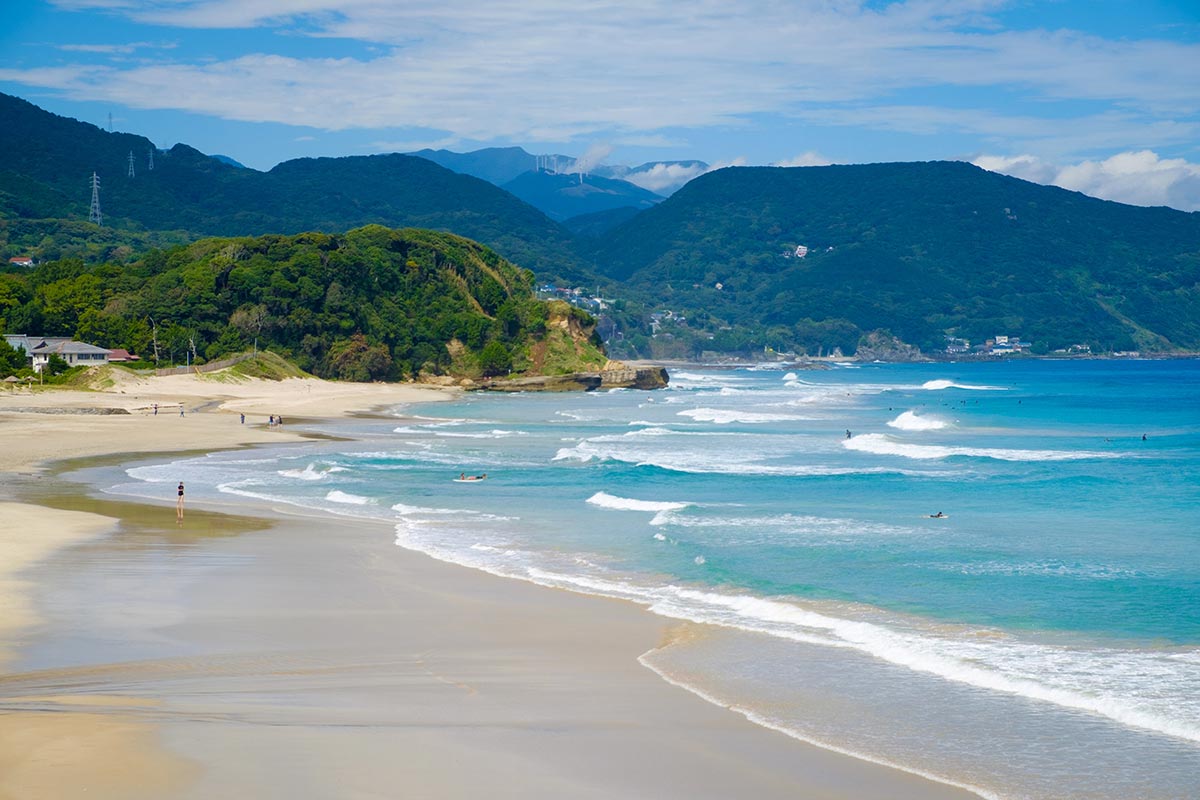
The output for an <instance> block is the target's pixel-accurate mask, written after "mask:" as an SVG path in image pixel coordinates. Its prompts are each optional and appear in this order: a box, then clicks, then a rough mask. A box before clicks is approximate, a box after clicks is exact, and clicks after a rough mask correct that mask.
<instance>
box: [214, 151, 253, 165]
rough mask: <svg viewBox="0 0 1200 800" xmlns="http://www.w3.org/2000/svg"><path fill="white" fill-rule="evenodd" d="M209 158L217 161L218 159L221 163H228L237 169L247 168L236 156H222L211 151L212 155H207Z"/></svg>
mask: <svg viewBox="0 0 1200 800" xmlns="http://www.w3.org/2000/svg"><path fill="white" fill-rule="evenodd" d="M209 158H215V159H216V160H217V161H220V162H221V163H222V164H228V165H229V166H231V167H237V168H238V169H246V168H247V167H246V165H245V164H243V163H242V162H240V161H238V160H237V159H236V158H232V157H231V156H223V155H221V154H219V153H213V154H212V155H210V156H209Z"/></svg>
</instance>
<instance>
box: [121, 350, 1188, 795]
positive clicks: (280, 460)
mask: <svg viewBox="0 0 1200 800" xmlns="http://www.w3.org/2000/svg"><path fill="white" fill-rule="evenodd" d="M395 413H396V416H397V418H396V419H395V420H394V421H369V420H361V421H354V422H350V423H346V424H345V425H340V426H338V428H337V430H338V431H339V432H341V433H345V432H347V431H350V432H352V433H353V434H354V435H355V436H356V437H357V438H358V439H359V441H357V442H354V443H346V442H337V443H322V444H314V445H304V446H297V447H292V448H286V449H285V448H279V449H269V450H257V451H253V452H252V453H250V454H248V453H247V452H246V451H242V452H239V453H226V454H214V455H212V456H208V457H204V458H192V459H184V460H178V461H173V462H171V463H166V464H163V463H159V464H150V465H142V466H138V467H134V468H131V469H129V470H127V473H128V479H127V480H124V481H122V482H121V483H120V484H119V485H118V486H114V487H112V489H111V491H114V492H119V493H124V494H131V495H135V496H142V497H158V496H160V495H164V493H165V495H169V492H167V491H166V490H167V489H168V488H170V487H173V486H174V483H175V482H177V481H178V480H180V479H183V480H185V481H187V483H188V486H189V494H190V495H193V496H200V497H206V498H207V499H212V500H230V499H234V498H241V499H244V500H246V501H249V502H264V501H265V502H271V503H274V504H287V505H291V506H298V507H303V508H307V509H314V510H319V511H321V512H325V513H330V514H333V515H349V516H368V517H375V518H380V519H387V520H389V521H392V522H393V523H394V524H395V528H396V542H397V544H398V545H400V546H402V547H408V548H412V549H416V550H420V551H422V552H426V553H429V554H431V555H434V556H436V557H438V558H442V559H445V560H449V561H454V562H457V563H461V564H465V565H469V566H473V567H476V568H480V569H485V570H488V571H490V572H494V573H497V574H502V575H507V576H511V577H516V578H521V579H525V580H533V581H536V582H539V583H544V584H547V585H552V586H560V587H566V588H572V589H577V590H581V591H587V592H593V593H597V594H604V595H609V596H616V597H623V598H628V599H630V600H633V601H636V602H639V603H642V604H644V605H646V606H647V607H649V608H650V609H651V610H653V611H655V612H656V613H659V614H662V615H664V616H668V617H673V618H678V619H683V620H693V621H703V622H710V623H715V624H716V625H718V626H720V627H719V628H718V629H717V632H716V633H715V634H713V635H708V636H702V637H689V638H685V639H681V640H680V641H679V642H677V643H675V644H672V645H670V646H667V647H664V648H662V649H661V650H658V651H655V652H653V653H649V654H647V655H646V656H644V657H643V662H644V663H645V664H646V665H647V666H648V667H650V668H652V669H654V670H656V671H658V672H659V673H660V674H662V675H663V676H664V678H666V679H667V680H670V681H673V682H675V683H678V684H680V685H682V686H684V687H685V688H688V689H690V690H692V691H695V692H697V693H698V694H701V695H702V696H704V697H707V698H708V699H710V700H713V701H714V702H720V703H722V704H723V705H727V706H731V707H734V708H736V709H737V710H738V711H739V712H740V713H744V714H746V715H747V716H749V717H751V718H752V719H754V720H755V721H758V722H760V723H762V724H765V725H769V726H771V727H775V728H777V729H779V730H781V731H783V732H785V733H788V734H789V735H792V736H795V737H797V738H801V739H805V740H808V741H813V742H816V743H819V744H821V745H823V746H826V747H831V748H835V749H839V750H843V751H846V752H850V753H853V754H856V755H860V756H862V757H865V758H869V759H872V760H875V761H880V762H882V763H888V764H893V765H896V766H900V767H902V768H905V769H909V770H912V771H915V772H920V773H922V774H928V775H931V776H934V777H937V778H939V779H941V780H946V781H949V782H953V783H958V784H961V785H965V786H970V787H973V788H975V789H977V790H979V791H980V792H981V793H983V794H986V795H989V796H996V797H1006V798H1024V797H1106V798H1107V797H1112V798H1118V797H1180V798H1183V797H1195V796H1200V362H1197V361H1193V360H1186V361H1119V362H1118V361H1079V362H1068V363H1058V362H1045V361H1025V362H1006V363H992V364H936V365H934V364H922V365H883V364H878V365H842V366H837V367H834V368H833V369H829V370H813V371H796V372H787V371H785V370H765V369H757V370H752V369H737V370H716V369H711V370H710V369H699V368H696V369H683V370H680V371H675V372H673V373H672V380H671V387H670V388H669V389H667V390H665V391H660V392H651V393H643V392H633V391H614V392H607V393H592V394H575V395H515V396H514V395H479V394H476V395H470V396H466V397H464V398H462V399H461V400H458V401H455V402H451V403H439V404H429V405H420V406H415V407H413V408H409V409H397V410H396V412H395ZM331 430H332V429H331ZM847 434H849V435H847ZM1143 436H1144V437H1145V438H1143ZM461 472H466V473H468V474H478V473H484V472H486V473H487V474H488V479H487V480H486V481H481V482H474V483H457V482H454V481H453V480H452V479H453V478H455V477H457V476H458V475H459V474H460V473H461ZM936 512H943V513H944V514H945V517H943V518H931V517H930V516H929V515H930V514H933V513H936ZM330 535H336V526H331V534H330Z"/></svg>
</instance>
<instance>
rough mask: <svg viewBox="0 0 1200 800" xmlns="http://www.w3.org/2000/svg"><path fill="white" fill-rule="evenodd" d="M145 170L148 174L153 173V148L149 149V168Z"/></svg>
mask: <svg viewBox="0 0 1200 800" xmlns="http://www.w3.org/2000/svg"><path fill="white" fill-rule="evenodd" d="M146 169H147V170H148V171H150V172H154V148H153V147H151V148H150V164H149V166H147V167H146Z"/></svg>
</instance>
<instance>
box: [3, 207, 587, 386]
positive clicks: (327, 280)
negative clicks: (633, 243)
mask: <svg viewBox="0 0 1200 800" xmlns="http://www.w3.org/2000/svg"><path fill="white" fill-rule="evenodd" d="M592 324H593V322H592V320H591V318H590V317H588V315H586V314H584V313H583V312H581V311H579V310H578V309H574V308H571V307H569V306H567V305H566V304H565V303H561V302H559V303H548V302H544V301H541V300H538V299H536V298H535V297H534V294H533V275H532V273H530V272H529V271H528V270H523V269H519V268H517V267H514V266H513V265H512V264H510V263H508V262H507V261H505V260H504V259H502V258H500V256H498V255H497V254H496V253H495V252H494V251H492V250H490V249H489V248H486V247H483V246H481V245H479V244H477V243H475V242H472V241H469V240H467V239H463V238H461V237H458V236H454V235H452V234H447V233H441V232H435V231H428V230H414V229H407V230H391V229H388V228H384V227H382V226H378V225H373V226H367V227H364V228H359V229H356V230H352V231H350V232H349V233H345V234H336V235H333V234H322V233H305V234H299V235H293V236H278V235H270V236H260V237H256V238H214V239H204V240H201V241H198V242H194V243H192V244H189V245H181V246H177V247H174V248H171V249H167V250H155V251H152V252H151V253H149V254H148V255H146V256H145V257H144V258H142V259H141V260H139V261H136V262H135V263H133V264H132V265H128V266H124V267H122V266H118V265H114V264H100V265H87V264H84V263H83V262H82V261H78V260H70V259H68V260H61V261H56V262H48V263H46V264H43V265H40V266H38V267H37V268H35V269H34V270H32V271H30V272H23V273H9V274H3V273H0V329H3V330H6V331H30V332H37V333H39V334H41V335H60V336H74V337H76V338H78V339H81V340H83V341H88V342H92V343H95V344H98V345H100V346H103V347H110V348H114V347H120V348H125V349H127V350H130V351H132V352H136V353H138V354H140V355H142V357H143V358H145V359H150V358H151V357H152V354H153V352H154V349H155V347H156V346H157V349H158V352H159V357H160V360H161V361H163V362H167V363H182V362H184V361H186V360H189V359H190V360H192V361H196V360H197V358H198V359H199V360H205V359H208V360H212V359H217V358H220V357H222V356H225V355H228V354H231V353H237V352H241V351H245V350H249V349H251V348H252V347H255V346H256V345H257V347H258V348H259V349H267V348H269V349H270V350H272V351H274V352H276V353H279V354H281V355H284V356H286V357H288V358H289V359H291V360H293V361H295V362H296V363H297V364H298V365H299V366H301V367H302V368H304V369H306V370H308V371H310V372H313V373H315V374H317V375H320V376H322V377H334V378H343V379H349V380H381V379H395V378H402V377H416V376H418V375H419V374H421V373H426V374H452V375H458V376H469V377H479V376H488V375H504V374H508V373H510V372H512V373H518V374H557V373H566V372H575V371H588V370H596V369H599V368H600V367H602V366H603V365H604V363H605V361H606V358H605V357H604V355H603V354H602V353H601V352H600V351H599V349H598V348H597V346H596V341H594V340H592V339H590V338H589V337H590V334H591V325H592ZM193 348H194V355H191V356H189V355H188V353H191V352H193Z"/></svg>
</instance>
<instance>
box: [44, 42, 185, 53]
mask: <svg viewBox="0 0 1200 800" xmlns="http://www.w3.org/2000/svg"><path fill="white" fill-rule="evenodd" d="M177 46H178V45H176V44H175V43H174V42H129V43H127V44H56V45H53V47H54V48H55V49H57V50H62V51H64V52H67V53H102V54H109V55H129V54H130V53H133V52H134V51H137V50H146V49H150V50H172V49H174V48H175V47H177Z"/></svg>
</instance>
